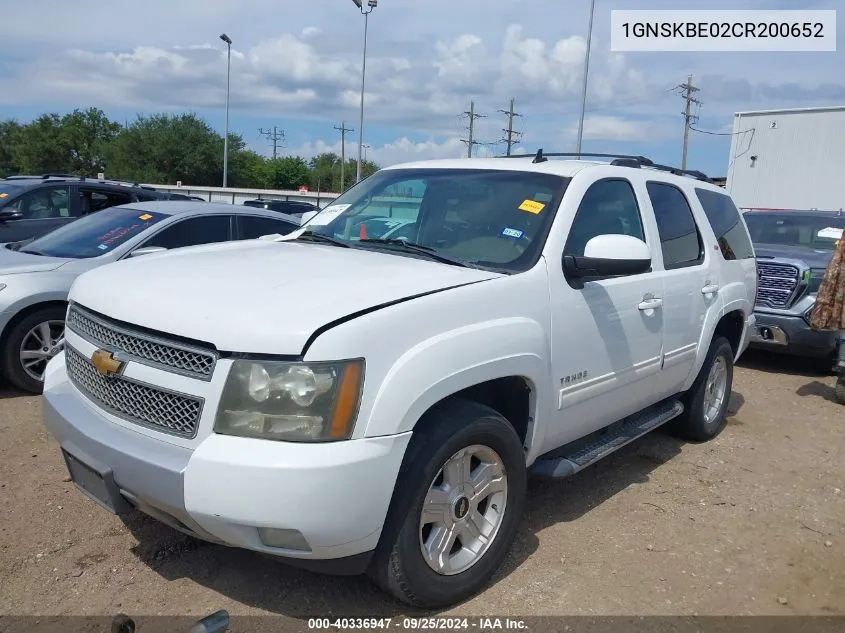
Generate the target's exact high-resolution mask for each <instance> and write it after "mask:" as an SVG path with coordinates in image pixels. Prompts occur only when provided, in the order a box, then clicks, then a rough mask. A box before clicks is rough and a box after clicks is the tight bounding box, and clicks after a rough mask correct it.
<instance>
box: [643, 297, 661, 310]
mask: <svg viewBox="0 0 845 633" xmlns="http://www.w3.org/2000/svg"><path fill="white" fill-rule="evenodd" d="M662 307H663V299H655V298H652V299H643V301H642V302H641V303H640V304H639V305H638V306H637V308H638V309H640V310H642V311H646V310H657V309H658V308H662Z"/></svg>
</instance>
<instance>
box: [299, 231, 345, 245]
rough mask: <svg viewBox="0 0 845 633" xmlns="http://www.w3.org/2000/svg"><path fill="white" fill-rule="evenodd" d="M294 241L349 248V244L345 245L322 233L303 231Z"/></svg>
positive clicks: (341, 241)
mask: <svg viewBox="0 0 845 633" xmlns="http://www.w3.org/2000/svg"><path fill="white" fill-rule="evenodd" d="M294 240H304V241H306V242H322V243H324V244H334V245H335V246H342V247H343V248H349V244H347V243H346V242H344V241H343V240H339V239H337V238H336V237H331V236H329V235H323V234H322V233H315V232H314V231H305V232H304V233H303V234H302V235H300V236H299V237H295V238H294Z"/></svg>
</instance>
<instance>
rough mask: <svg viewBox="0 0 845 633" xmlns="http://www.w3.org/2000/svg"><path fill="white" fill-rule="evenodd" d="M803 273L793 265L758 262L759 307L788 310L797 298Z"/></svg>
mask: <svg viewBox="0 0 845 633" xmlns="http://www.w3.org/2000/svg"><path fill="white" fill-rule="evenodd" d="M800 277H801V271H800V270H799V269H798V267H797V266H794V265H792V264H776V263H772V262H765V263H763V262H759V261H758V262H757V285H758V291H757V305H758V306H759V305H762V306H768V307H770V308H786V307H789V305H790V304H791V303H792V301H793V300H794V298H795V293H796V291H797V290H798V287H799V280H800Z"/></svg>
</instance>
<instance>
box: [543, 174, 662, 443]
mask: <svg viewBox="0 0 845 633" xmlns="http://www.w3.org/2000/svg"><path fill="white" fill-rule="evenodd" d="M570 193H574V192H570ZM650 232H651V229H650V228H648V227H646V226H645V225H644V223H643V220H642V216H641V213H640V205H639V203H638V201H637V196H636V194H635V193H634V189H633V187H632V186H631V183H630V182H629V181H628V180H625V179H622V178H612V179H604V180H599V181H597V182H594V183H593V184H591V185H590V186H589V187H588V188H587V190H586V191H585V192H584V195H583V197H582V199H581V202H580V205H579V207H578V210H577V212H576V214H575V218H574V220H573V223H572V227H571V229H570V231H569V235H568V238H567V241H566V245H565V247H564V253H562V254H561V255H583V254H584V248H585V247H586V245H587V242H588V241H589V240H590V239H592V238H593V237H596V236H598V235H605V234H623V235H631V236H633V237H637V238H640V239H642V240H644V241H645V242H646V243H647V244H648V245H649V246H650V247H651V249H652V251H653V250H654V248H655V247H656V244H657V243H659V242H657V240H656V239H654V236H653V235H650V234H649V233H650ZM560 262H561V259H560V258H557V259H551V260H550V261H549V269H550V270H549V273H550V274H549V278H550V284H551V288H550V302H551V310H552V314H551V318H552V323H551V329H552V369H553V380H554V384H553V386H552V393H554V394H555V395H556V398H557V402H555V403H554V407H553V409H552V410H553V411H555V410H556V413H555V417H556V422H557V424H556V425H555V428H554V429H553V430H552V431H551V435H552V436H553V437H549V438H548V441H549V443H550V444H551V445H561V444H564V443H566V442H569V441H571V440H573V439H576V438H578V437H580V436H582V435H584V434H586V433H590V432H592V431H595V430H598V429H600V428H602V427H604V426H607V425H608V424H610V423H612V422H615V421H616V420H618V419H620V418H622V417H624V416H625V415H627V414H630V413H631V412H632V411H635V410H638V409H641V408H644V407H646V406H649V405H650V404H653V403H654V402H656V401H657V400H659V399H660V395H659V394H656V393H655V392H656V391H657V389H656V387H657V385H658V381H659V375H660V371H661V356H662V345H663V327H664V320H663V310H662V306H661V301H662V300H663V292H664V289H663V283H662V277H661V275H660V273H659V272H646V273H643V274H639V275H630V276H625V277H617V278H614V279H605V280H601V281H595V282H587V283H586V284H584V285H583V288H574V287H572V286H571V285H570V284H569V283H568V281H567V280H566V278H565V277H564V274H563V269H562V265H561V264H560Z"/></svg>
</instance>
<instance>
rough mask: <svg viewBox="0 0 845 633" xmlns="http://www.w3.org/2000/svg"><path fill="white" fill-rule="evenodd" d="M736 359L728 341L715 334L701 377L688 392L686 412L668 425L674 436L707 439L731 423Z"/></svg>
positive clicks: (701, 440) (685, 401)
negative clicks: (730, 410)
mask: <svg viewBox="0 0 845 633" xmlns="http://www.w3.org/2000/svg"><path fill="white" fill-rule="evenodd" d="M733 360H734V351H733V347H731V344H730V343H729V342H728V340H727V339H726V338H724V337H722V336H717V337H715V338H714V339H713V341H712V342H711V343H710V349H709V350H707V356H706V357H705V359H704V364H703V365H702V367H701V371H700V373H699V374H698V377H697V378H696V379H695V382H694V383H693V384H692V387H690V390H689V391H687V393H686V394H684V397H683V404H684V413H683V414H682V415H681V416H680V417H679V418H677V419H675V420H673V421H672V422H670V423H669V427H668V428H669V430H670V431H671V432H672V433H673V434H674V435H676V436H678V437H680V438H682V439H685V440H690V441H693V442H706V441H708V440H712V439H713V438H714V437H716V436H717V435H719V433H721V432H722V429H724V428H725V424H726V423H727V414H728V403H729V401H730V397H731V389H732V387H733V375H734V363H733Z"/></svg>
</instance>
